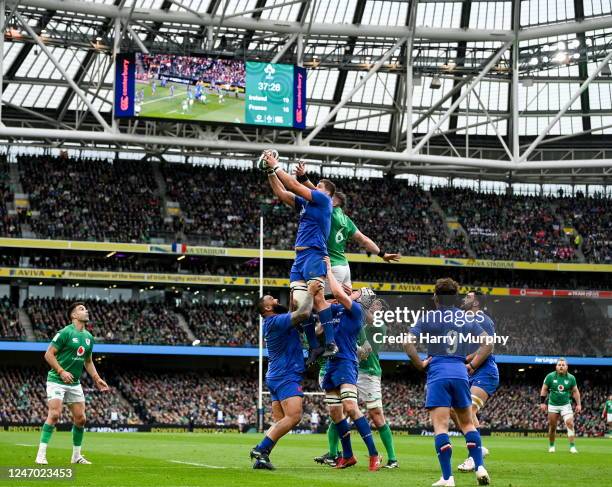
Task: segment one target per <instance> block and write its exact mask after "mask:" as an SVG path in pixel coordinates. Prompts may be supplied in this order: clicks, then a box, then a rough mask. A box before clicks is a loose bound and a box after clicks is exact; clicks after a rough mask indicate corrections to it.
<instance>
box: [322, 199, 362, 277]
mask: <svg viewBox="0 0 612 487" xmlns="http://www.w3.org/2000/svg"><path fill="white" fill-rule="evenodd" d="M356 232H357V226H356V225H355V224H354V223H353V220H351V219H350V218H349V217H348V216H346V215H345V214H344V212H343V211H342V208H340V207H339V206H336V207H335V208H334V211H332V216H331V228H330V231H329V238H328V239H327V253H328V254H329V260H330V262H331V265H332V266H335V265H347V264H348V260H346V257H345V256H344V252H346V243H347V242H348V241H349V239H350V238H351V237H352V236H353V235H355V233H356Z"/></svg>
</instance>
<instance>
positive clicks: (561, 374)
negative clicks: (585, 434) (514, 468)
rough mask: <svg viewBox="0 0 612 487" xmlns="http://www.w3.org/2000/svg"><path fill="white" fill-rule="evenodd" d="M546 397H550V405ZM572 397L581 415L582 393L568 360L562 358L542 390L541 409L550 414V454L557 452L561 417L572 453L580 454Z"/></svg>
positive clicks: (547, 377)
mask: <svg viewBox="0 0 612 487" xmlns="http://www.w3.org/2000/svg"><path fill="white" fill-rule="evenodd" d="M549 393H550V394H549ZM546 396H548V404H547V400H546ZM572 397H573V398H574V400H575V401H576V414H580V412H581V411H582V405H581V404H580V391H579V390H578V386H577V385H576V378H575V377H574V376H573V375H572V374H570V373H568V371H567V360H565V359H564V358H560V359H558V360H557V366H556V370H555V372H551V373H550V374H548V375H547V376H546V378H545V379H544V384H542V389H541V390H540V409H541V410H542V412H543V413H546V412H548V441H549V444H548V452H549V453H554V452H555V434H556V432H557V422H558V421H559V416H561V418H562V419H563V422H564V423H565V427H566V428H567V439H568V440H569V444H570V453H578V450H576V433H575V432H574V412H573V411H572V400H571V398H572Z"/></svg>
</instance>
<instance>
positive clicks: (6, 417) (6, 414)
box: [0, 367, 607, 436]
mask: <svg viewBox="0 0 612 487" xmlns="http://www.w3.org/2000/svg"><path fill="white" fill-rule="evenodd" d="M108 377H109V378H110V379H112V384H111V385H112V386H114V387H113V391H112V394H102V393H97V392H95V391H94V390H93V389H92V387H91V384H90V379H89V378H87V379H86V380H85V383H84V389H85V390H86V391H87V394H95V398H93V400H91V401H89V400H88V402H87V404H88V415H89V417H88V421H89V423H90V424H96V423H108V422H109V411H112V410H116V411H117V412H118V413H119V415H120V418H121V419H122V420H123V421H125V422H131V423H132V424H141V423H145V424H174V425H188V424H190V423H191V424H193V425H206V426H212V425H214V424H215V421H216V412H217V410H219V409H221V410H222V411H223V416H224V419H225V425H226V426H237V423H238V415H239V414H244V415H245V416H246V419H247V422H249V423H250V424H254V422H255V415H256V391H257V380H256V378H255V376H254V374H251V373H242V374H241V375H240V376H234V375H230V374H224V375H220V374H219V373H212V372H193V371H188V372H187V371H171V372H157V371H152V370H149V371H135V370H132V371H114V372H113V373H112V374H108ZM45 378H46V369H43V368H27V369H22V368H17V367H7V368H4V369H3V370H2V371H0V385H1V386H2V387H3V390H6V391H9V393H8V395H7V398H6V400H5V401H3V403H2V404H0V421H2V422H24V423H32V424H36V423H40V422H41V421H42V420H43V419H44V414H45V412H44V411H45V410H44V407H43V406H44V391H45ZM417 378H418V376H415V377H414V379H417ZM383 383H384V387H383V403H384V410H385V416H386V417H387V419H388V421H389V423H390V424H391V426H392V427H394V428H425V427H428V426H429V418H428V415H427V411H426V410H425V409H424V408H423V407H422V405H423V401H424V385H423V384H422V383H420V382H409V381H408V382H407V381H406V380H398V379H383ZM539 386H540V384H539V383H536V382H532V381H526V380H524V379H517V378H514V379H508V378H504V377H503V374H502V385H501V387H500V389H499V390H498V391H497V393H496V394H495V395H494V396H493V397H492V398H491V400H490V402H489V403H488V404H487V405H486V407H485V408H484V409H483V411H482V416H481V418H482V419H481V422H482V427H483V428H496V429H504V430H505V429H507V430H513V429H531V430H542V429H545V428H546V416H545V415H543V414H542V413H541V412H540V411H539V409H538V407H537V406H538V404H537V396H538V392H539ZM580 388H581V391H582V396H583V399H582V404H583V409H584V410H583V413H582V414H580V415H577V416H576V431H577V433H578V434H579V435H581V436H598V435H601V434H602V424H603V423H602V422H601V420H600V419H599V415H600V413H601V411H600V407H601V404H603V402H604V401H605V397H606V393H607V390H606V388H605V387H604V386H602V385H594V384H591V383H589V382H588V381H586V382H585V383H584V384H582V383H580ZM304 390H306V391H315V390H317V387H316V384H315V381H314V380H307V381H306V383H305V385H304ZM266 401H267V402H269V401H268V400H267V399H266ZM267 410H268V411H269V404H267ZM313 411H317V412H318V413H319V414H320V417H321V418H325V419H326V418H327V413H326V410H325V406H324V403H323V396H308V397H307V398H306V399H305V414H304V417H303V418H302V422H301V424H300V427H302V428H309V425H310V415H311V414H312V412H313ZM63 419H64V420H67V419H68V418H67V416H64V417H63ZM269 419H270V418H269V416H268V420H269ZM325 419H324V421H325ZM324 421H323V426H325V423H324Z"/></svg>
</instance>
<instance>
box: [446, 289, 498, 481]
mask: <svg viewBox="0 0 612 487" xmlns="http://www.w3.org/2000/svg"><path fill="white" fill-rule="evenodd" d="M483 307H484V296H483V294H482V293H481V292H480V291H470V292H469V293H467V294H466V296H465V299H464V300H463V309H464V310H466V311H472V312H473V313H478V312H480V314H481V315H482V316H483V317H484V320H483V321H482V323H480V326H482V328H483V330H484V331H486V332H487V334H488V335H490V336H493V335H495V323H494V322H493V320H492V319H491V317H490V316H489V315H487V314H486V313H484V311H483V310H482V308H483ZM477 350H478V345H476V344H473V345H472V347H471V349H470V351H471V353H470V355H468V356H467V358H466V362H468V363H469V362H471V361H472V358H473V354H475V353H476V351H477ZM468 371H469V373H470V392H471V394H472V422H473V423H474V426H475V427H476V429H477V430H478V431H480V429H479V428H480V423H479V421H478V411H479V410H480V409H481V408H482V407H483V406H484V405H485V403H486V402H487V400H488V399H489V397H491V396H492V395H493V394H494V393H495V391H496V390H497V388H498V387H499V370H498V369H497V363H496V362H495V356H494V355H493V354H491V355H489V356H488V357H487V359H486V360H485V361H484V363H483V364H482V365H481V366H480V367H478V368H477V369H476V370H469V369H468ZM451 416H452V417H453V421H455V424H458V421H459V419H458V418H457V419H456V415H455V413H454V411H452V412H451ZM488 453H489V450H487V449H486V448H485V447H484V446H483V447H482V455H483V457H486V456H487V455H488ZM458 469H459V471H460V472H472V471H473V470H474V461H473V460H472V457H468V458H467V459H466V460H465V462H463V463H462V464H461V465H459V467H458Z"/></svg>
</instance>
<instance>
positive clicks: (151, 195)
mask: <svg viewBox="0 0 612 487" xmlns="http://www.w3.org/2000/svg"><path fill="white" fill-rule="evenodd" d="M18 164H19V171H20V174H21V183H22V186H23V190H24V191H25V192H26V193H28V194H29V199H30V208H31V210H30V212H29V216H30V218H29V221H28V223H29V224H30V226H31V229H32V231H33V232H34V233H35V234H36V236H37V237H38V238H50V239H73V240H94V241H121V242H143V241H144V242H147V241H149V240H150V239H151V238H152V237H154V236H156V235H157V234H159V233H162V232H163V230H164V228H163V220H162V208H161V202H160V198H159V196H158V194H157V185H156V182H155V179H154V177H153V174H152V172H151V169H150V165H149V164H148V163H146V162H140V161H131V160H128V161H115V162H114V163H111V162H109V161H106V160H88V159H78V160H77V159H71V158H62V157H48V156H27V157H25V156H20V157H19V158H18Z"/></svg>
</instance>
